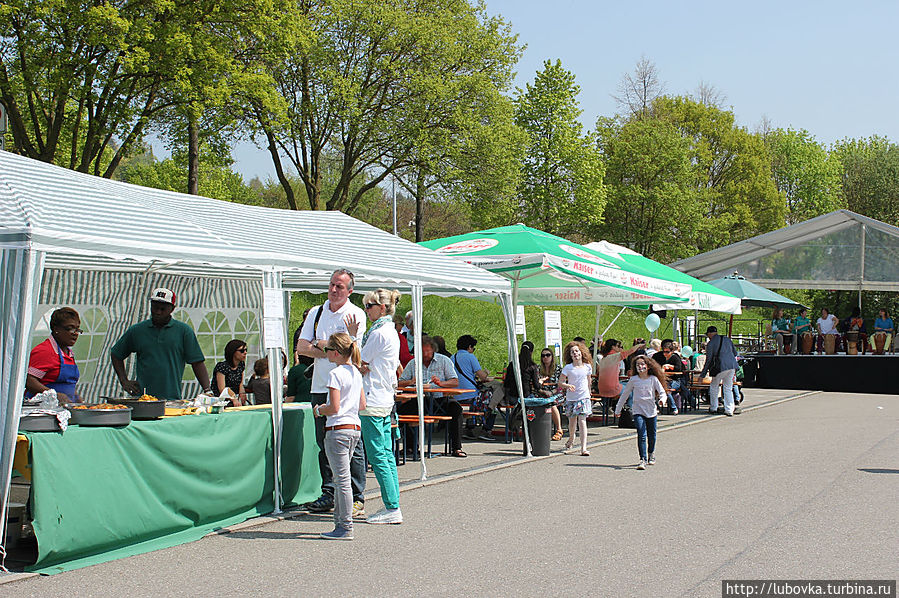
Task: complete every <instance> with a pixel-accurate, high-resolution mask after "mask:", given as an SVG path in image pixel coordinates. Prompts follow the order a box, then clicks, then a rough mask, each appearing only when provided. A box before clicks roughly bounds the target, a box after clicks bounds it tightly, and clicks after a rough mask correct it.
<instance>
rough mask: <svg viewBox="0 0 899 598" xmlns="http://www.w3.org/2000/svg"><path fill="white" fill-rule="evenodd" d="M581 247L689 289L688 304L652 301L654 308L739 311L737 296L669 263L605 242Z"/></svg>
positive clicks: (733, 312) (731, 312) (732, 312)
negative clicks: (614, 257)
mask: <svg viewBox="0 0 899 598" xmlns="http://www.w3.org/2000/svg"><path fill="white" fill-rule="evenodd" d="M585 247H587V248H589V249H592V250H594V251H598V252H599V253H602V254H603V255H612V256H616V257H618V258H620V259H622V260H624V261H625V262H627V263H629V264H632V265H634V266H641V267H643V268H645V269H646V270H648V271H650V272H653V273H655V274H656V275H657V276H660V277H664V278H668V279H670V280H673V281H675V282H682V283H684V284H688V285H690V288H691V291H690V301H689V303H686V304H684V303H676V304H667V303H663V304H659V303H656V304H654V305H653V307H654V308H655V309H657V310H659V309H686V310H702V311H719V312H724V313H729V314H738V313H741V309H740V299H739V298H738V297H734V296H733V295H731V294H730V293H728V292H727V291H724V290H722V289H719V288H718V287H715V286H712V285H711V284H709V283H707V282H705V281H702V280H699V279H698V278H693V277H692V276H690V275H689V274H685V273H683V272H681V271H680V270H676V269H674V268H672V267H670V266H666V265H664V264H660V263H659V262H657V261H654V260H651V259H649V258H648V257H645V256H643V255H641V254H639V253H637V252H636V251H633V250H631V249H628V248H627V247H622V246H621V245H616V244H614V243H609V242H608V241H597V242H595V243H587V244H586V245H585ZM647 307H648V306H647Z"/></svg>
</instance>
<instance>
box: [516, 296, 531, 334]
mask: <svg viewBox="0 0 899 598" xmlns="http://www.w3.org/2000/svg"><path fill="white" fill-rule="evenodd" d="M515 334H520V335H522V336H523V337H524V340H528V333H527V330H525V327H524V305H519V306H517V307H516V308H515Z"/></svg>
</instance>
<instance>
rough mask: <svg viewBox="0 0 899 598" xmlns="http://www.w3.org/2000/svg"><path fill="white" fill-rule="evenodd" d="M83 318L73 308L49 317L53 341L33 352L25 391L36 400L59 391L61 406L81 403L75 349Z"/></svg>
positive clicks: (57, 394) (41, 344) (55, 312)
mask: <svg viewBox="0 0 899 598" xmlns="http://www.w3.org/2000/svg"><path fill="white" fill-rule="evenodd" d="M80 327H81V317H80V316H79V315H78V312H77V311H75V310H74V309H72V308H71V307H60V308H59V309H57V310H56V311H54V312H53V314H52V315H51V316H50V338H48V339H47V340H45V341H44V342H42V343H40V344H39V345H37V346H36V347H35V348H34V349H32V350H31V356H30V357H29V359H28V375H27V376H26V378H25V390H27V391H28V393H27V394H28V396H29V397H31V396H34V395H36V394H38V393H41V392H44V391H46V390H49V389H51V388H52V389H54V390H56V396H57V397H58V398H59V402H60V404H63V405H64V404H66V403H70V402H72V403H80V402H81V399H80V397H78V394H77V392H76V391H75V385H76V384H77V383H78V378H79V376H80V373H79V371H78V366H77V365H76V364H75V355H74V354H73V353H72V346H73V345H74V344H75V342H76V341H77V340H78V335H79V334H81V332H82V330H81V328H80Z"/></svg>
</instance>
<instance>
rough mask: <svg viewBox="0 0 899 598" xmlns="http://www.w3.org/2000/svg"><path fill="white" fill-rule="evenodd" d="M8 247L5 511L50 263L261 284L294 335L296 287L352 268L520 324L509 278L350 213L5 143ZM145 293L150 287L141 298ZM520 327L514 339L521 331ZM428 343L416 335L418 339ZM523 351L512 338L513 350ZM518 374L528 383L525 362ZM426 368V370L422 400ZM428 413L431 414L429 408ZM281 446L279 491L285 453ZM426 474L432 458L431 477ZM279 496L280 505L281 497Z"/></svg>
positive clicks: (4, 233) (2, 230)
mask: <svg viewBox="0 0 899 598" xmlns="http://www.w3.org/2000/svg"><path fill="white" fill-rule="evenodd" d="M0 250H2V254H0V280H2V285H0V423H2V426H0V447H2V454H0V479H2V494H0V497H2V500H3V505H4V509H3V511H4V512H5V507H6V504H7V502H8V500H7V499H8V493H9V480H10V476H11V471H12V458H13V452H14V446H15V437H16V432H17V429H18V420H19V415H20V412H21V397H22V395H23V393H24V381H25V372H26V369H27V361H28V354H29V350H30V347H29V343H28V341H29V331H30V329H31V325H32V319H33V315H34V307H35V304H36V298H37V294H38V291H39V289H40V288H41V282H42V276H43V273H44V272H45V271H46V270H49V269H54V270H78V271H113V272H132V273H134V272H137V273H142V274H143V275H144V276H146V275H147V274H148V273H150V272H156V271H159V270H164V271H165V272H166V273H167V274H169V275H177V276H183V277H190V278H193V279H196V278H201V279H236V280H253V281H258V282H259V283H260V286H261V287H262V289H263V291H264V293H266V294H267V295H268V296H269V297H271V296H272V294H274V296H275V297H277V295H278V293H279V292H280V293H282V297H283V298H284V302H283V303H284V306H285V307H284V310H283V313H280V314H276V315H277V316H279V317H276V318H274V319H273V320H272V321H269V320H268V318H269V317H270V316H272V314H271V313H264V314H263V315H264V316H265V317H266V319H267V321H266V323H267V324H268V325H272V326H280V327H281V328H282V331H283V332H286V330H284V328H285V327H286V325H287V319H288V315H289V294H288V292H289V291H291V290H310V291H314V292H323V291H325V290H327V285H328V280H329V278H330V274H331V272H332V271H334V270H335V269H338V268H347V269H350V270H351V271H353V273H354V275H355V280H356V290H362V289H370V288H377V287H379V286H385V287H393V288H398V289H400V290H402V291H406V292H410V293H411V295H412V299H413V310H414V312H415V313H416V314H417V317H418V318H419V320H418V321H421V320H420V318H421V311H422V305H421V299H422V295H423V294H436V295H443V296H470V297H483V296H485V295H491V296H495V297H497V298H498V299H499V303H500V305H501V307H502V309H503V313H504V317H505V320H506V325H507V328H508V329H509V330H510V331H512V332H514V313H512V308H511V301H510V295H511V285H510V283H509V282H508V281H507V280H505V279H503V278H500V277H498V276H496V275H494V274H491V273H489V272H486V271H484V270H482V269H480V268H475V267H473V266H470V265H468V264H465V263H463V262H460V261H459V260H454V259H452V258H449V257H446V256H441V255H439V254H437V253H435V252H433V251H431V250H429V249H426V248H424V247H420V246H418V245H416V244H414V243H410V242H408V241H405V240H403V239H401V238H399V237H395V236H393V235H391V234H389V233H387V232H385V231H382V230H380V229H377V228H375V227H372V226H370V225H368V224H365V223H363V222H360V221H358V220H355V219H354V218H351V217H349V216H346V215H345V214H342V213H340V212H295V211H287V210H275V209H269V208H261V207H255V206H246V205H240V204H232V203H228V202H222V201H217V200H212V199H208V198H204V197H198V196H190V195H185V194H181V193H175V192H169V191H162V190H157V189H148V188H144V187H138V186H134V185H129V184H126V183H121V182H117V181H111V180H108V179H102V178H98V177H94V176H90V175H86V174H82V173H78V172H74V171H71V170H67V169H63V168H59V167H56V166H53V165H50V164H46V163H43V162H38V161H35V160H30V159H27V158H23V157H20V156H17V155H14V154H10V153H7V152H3V151H0ZM73 292H74V290H73ZM144 297H146V293H145V292H144V293H143V294H142V296H141V297H140V300H143V298H144ZM417 330H418V327H416V331H417ZM512 332H510V335H509V336H510V339H513V338H514V337H512ZM285 336H286V335H285ZM420 340H421V339H420V336H419V335H418V334H416V339H415V342H416V345H418V344H419V343H420ZM267 350H268V357H269V362H270V367H271V370H270V371H271V377H272V378H273V379H279V377H280V376H281V374H282V368H281V359H280V350H281V349H280V348H279V347H274V346H272V347H267ZM514 351H515V348H514V342H513V343H512V344H510V347H509V352H510V357H511V356H512V355H514ZM513 361H514V360H513ZM516 366H517V362H516ZM515 373H516V377H517V378H518V379H519V384H520V373H519V372H518V371H517V367H516V372H515ZM420 374H421V373H420V371H419V372H418V375H417V376H416V379H417V381H419V387H418V388H417V394H418V400H419V406H420V407H421V405H422V396H423V395H422V390H421V387H420V381H421V375H420ZM282 398H283V397H282V392H281V387H280V385H275V387H274V388H273V409H272V417H273V425H274V429H275V439H274V441H275V446H276V447H279V446H280V424H281V411H280V408H281V400H282ZM419 412H420V413H421V414H423V413H424V411H423V409H421V408H420V409H419ZM275 455H276V458H275V471H276V477H275V479H276V484H275V487H276V492H277V488H278V484H277V480H278V473H277V472H278V471H279V468H280V464H279V463H278V459H277V456H278V450H276V451H275ZM426 474H427V472H426V468H425V463H424V460H422V478H424V477H426ZM275 505H276V507H277V506H278V505H279V502H278V496H276V497H275ZM4 521H5V517H4ZM0 525H2V524H0ZM0 532H2V529H0ZM0 537H2V535H0Z"/></svg>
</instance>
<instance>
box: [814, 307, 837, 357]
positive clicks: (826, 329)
mask: <svg viewBox="0 0 899 598" xmlns="http://www.w3.org/2000/svg"><path fill="white" fill-rule="evenodd" d="M838 323H839V320H838V319H837V317H836V316H835V315H833V314H832V313H830V310H828V309H827V308H826V307H822V308H821V317H820V318H818V320H817V321H816V322H815V324H817V326H818V355H820V354H821V353H823V352H824V337H825V336H826V335H828V334H833V335H834V336H836V338H835V339H834V343H835V344H834V346H835V347H838V346H839V344H840V333H839V332H838V331H837V324H838Z"/></svg>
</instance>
